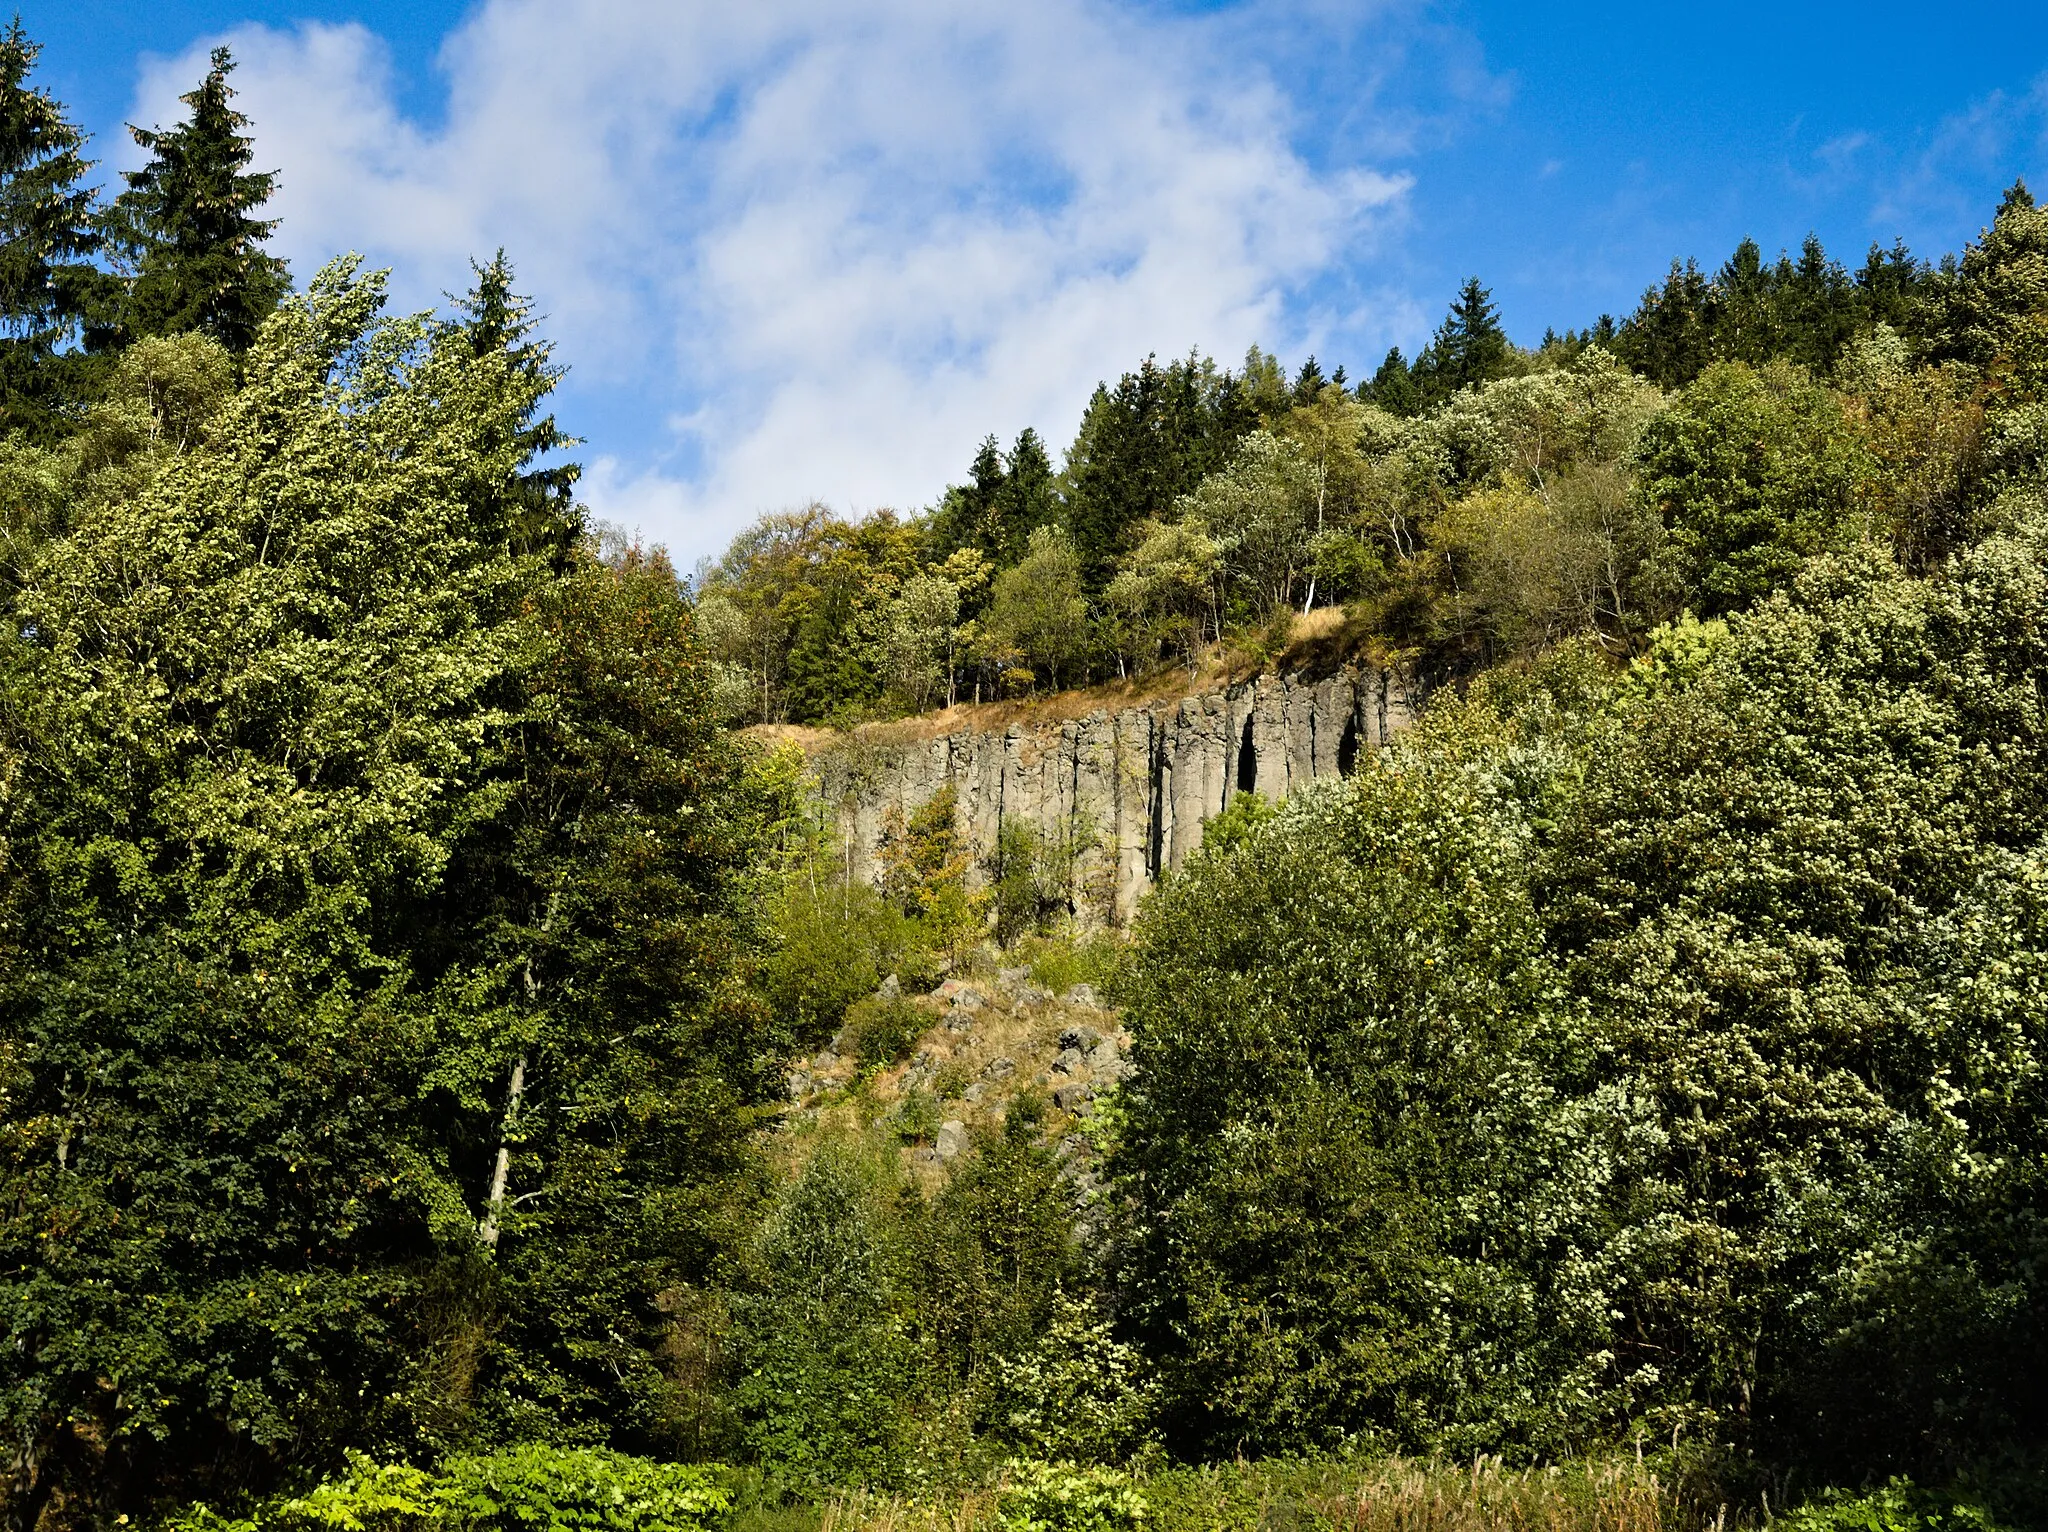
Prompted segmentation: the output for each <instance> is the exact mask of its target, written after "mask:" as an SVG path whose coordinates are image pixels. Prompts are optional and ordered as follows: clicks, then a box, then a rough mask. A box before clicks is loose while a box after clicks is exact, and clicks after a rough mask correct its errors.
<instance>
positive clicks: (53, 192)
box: [0, 16, 100, 436]
mask: <svg viewBox="0 0 2048 1532" xmlns="http://www.w3.org/2000/svg"><path fill="white" fill-rule="evenodd" d="M41 51H42V49H41V47H40V46H39V45H38V44H37V43H35V42H33V41H31V40H30V38H29V36H28V34H27V33H26V32H25V31H23V30H22V25H21V18H20V17H19V16H17V17H15V19H14V24H13V25H12V26H10V27H9V28H8V29H7V32H6V35H5V36H4V37H0V431H26V432H28V433H29V434H30V435H31V436H46V435H48V434H50V433H51V432H52V431H53V430H54V429H55V428H56V426H57V423H58V417H57V415H56V410H57V409H58V407H59V405H60V403H61V400H62V397H63V394H64V392H65V383H66V381H67V376H66V375H67V374H68V373H69V372H70V371H72V364H73V361H74V359H73V358H71V357H69V356H67V355H65V354H64V348H65V346H66V345H67V343H70V342H75V341H77V340H78V339H79V338H80V337H81V333H82V329H83V325H84V321H85V316H86V311H87V308H88V307H89V305H90V303H91V300H92V297H93V293H94V287H95V283H96V281H97V280H98V279H99V276H100V274H99V272H98V271H97V270H96V269H95V268H94V266H93V265H92V262H91V258H92V256H93V255H94V254H95V253H97V251H98V249H99V246H100V236H99V231H98V230H97V228H96V227H95V220H94V216H93V190H92V188H90V187H87V186H83V185H81V184H80V183H81V182H82V181H83V179H84V177H85V173H86V172H87V171H88V170H90V169H91V168H92V162H91V161H89V160H87V159H85V158H84V157H83V156H82V155H81V154H80V152H79V151H80V150H81V149H82V148H83V147H84V145H85V135H84V134H83V133H82V132H80V131H79V129H78V128H77V127H75V126H74V125H73V124H71V123H70V122H69V121H67V120H66V119H65V116H64V107H63V105H62V104H61V103H60V102H58V101H57V100H56V99H55V98H54V97H52V96H51V95H50V93H49V92H48V91H45V90H36V89H34V88H32V87H31V86H30V85H29V83H28V80H29V75H30V74H31V72H32V71H33V70H34V69H35V63H36V56H37V55H38V54H39V53H41Z"/></svg>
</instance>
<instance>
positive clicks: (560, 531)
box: [454, 248, 583, 560]
mask: <svg viewBox="0 0 2048 1532" xmlns="http://www.w3.org/2000/svg"><path fill="white" fill-rule="evenodd" d="M470 270H471V271H473V272H475V273H476V285H475V286H474V287H472V288H471V289H470V290H469V292H467V293H466V294H464V295H463V296H462V297H460V298H457V299H455V300H454V301H455V308H456V312H457V313H458V315H459V316H460V318H459V319H457V320H456V324H457V326H458V328H460V329H461V331H462V333H463V335H464V336H465V338H466V339H467V340H468V341H469V347H470V354H471V355H472V356H474V357H475V358H477V360H479V361H481V360H483V359H484V358H486V357H489V356H492V355H497V356H499V357H501V358H502V363H503V365H504V367H505V368H506V370H507V372H508V373H509V374H510V379H511V381H512V382H513V383H515V384H516V385H519V386H520V387H521V388H522V390H523V391H522V393H521V397H530V398H531V399H532V400H533V403H532V404H531V405H530V406H529V407H528V408H527V409H526V410H525V412H524V413H523V414H521V415H520V416H519V417H518V419H517V420H516V421H514V422H512V423H511V424H510V425H509V427H508V428H507V430H506V432H505V436H504V440H503V441H502V442H499V443H497V444H495V445H496V446H497V448H498V449H499V451H500V452H504V453H509V454H510V457H509V459H508V461H510V462H511V463H513V464H515V465H516V466H514V467H512V468H511V469H510V470H509V472H508V473H507V476H506V477H505V478H504V479H502V480H501V481H500V482H498V483H494V484H487V485H484V486H480V497H479V505H478V510H479V514H480V516H481V517H482V519H483V520H484V522H485V524H486V525H487V526H488V527H489V528H490V529H491V531H492V532H493V533H494V534H495V535H500V536H504V537H507V538H509V539H510V540H511V542H512V545H513V547H515V548H516V549H518V550H519V551H521V552H525V553H533V552H541V551H547V552H550V553H551V554H553V555H554V556H555V557H556V558H557V559H558V560H559V559H561V558H563V557H565V556H566V555H567V554H568V552H569V550H570V548H572V547H573V546H574V545H575V542H576V539H577V538H578V537H579V536H580V535H581V534H582V531H583V516H582V513H581V512H580V511H579V510H578V508H577V506H576V481H577V479H578V478H579V477H580V476H581V474H582V469H581V468H580V467H579V466H578V465H577V464H574V463H564V462H559V461H549V459H550V456H551V455H552V454H556V453H559V452H561V451H563V450H564V449H566V448H569V447H573V446H575V445H576V439H575V438H574V437H572V436H569V435H567V434H566V433H564V432H563V431H562V430H561V429H560V428H559V427H558V426H557V425H556V424H555V417H554V416H553V415H543V414H542V413H541V405H540V401H541V400H543V399H544V398H546V397H547V395H548V394H549V393H550V392H552V391H553V389H554V387H555V385H556V384H557V383H559V382H560V381H561V379H562V376H563V373H564V372H565V371H566V369H564V368H562V367H558V366H556V365H554V363H553V362H551V361H550V360H549V358H550V355H551V353H552V351H553V347H552V346H551V345H549V344H548V343H547V342H545V341H539V340H535V339H533V338H532V337H533V331H534V327H535V323H536V321H535V319H534V317H533V300H532V299H531V298H527V297H524V296H522V295H520V294H518V293H515V292H514V291H513V290H512V263H511V262H510V261H508V260H507V259H506V258H505V252H504V250H503V249H502V248H501V249H500V250H499V251H498V253H497V254H496V255H494V256H492V257H491V259H490V262H489V264H487V265H483V266H479V265H477V264H476V263H475V262H473V261H472V262H471V263H470Z"/></svg>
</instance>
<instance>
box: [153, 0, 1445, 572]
mask: <svg viewBox="0 0 2048 1532" xmlns="http://www.w3.org/2000/svg"><path fill="white" fill-rule="evenodd" d="M1227 19H1228V22H1229V25H1228V26H1225V25H1224V24H1222V23H1220V22H1216V21H1203V20H1199V19H1187V18H1172V17H1167V16H1163V15H1156V14H1144V13H1138V12H1133V11H1129V10H1116V9H1112V8H1110V7H1109V6H1108V5H1106V4H1103V3H1097V0H1041V3H1039V4H1036V5H1031V6H1017V5H1001V6H998V5H972V6H968V5H961V4H957V3H943V0H869V3H865V4H860V5H848V4H843V3H841V4H833V3H828V0H755V3H752V4H748V5H712V4H708V3H701V0H698V3H689V4H674V3H659V0H609V3H607V0H550V3H541V0H491V3H488V4H486V5H485V6H483V7H482V8H481V9H480V10H478V11H477V12H476V13H475V14H474V15H473V16H472V17H471V19H470V20H469V21H468V22H466V23H465V24H464V26H463V27H462V28H461V29H460V30H459V31H457V32H456V33H455V34H453V35H452V36H451V37H450V38H449V39H448V40H447V42H446V43H445V45H444V47H443V50H442V55H441V59H440V67H441V68H442V70H443V71H444V73H445V76H446V83H447V89H448V101H447V108H446V112H445V115H444V117H443V119H442V120H441V121H439V122H438V123H435V124H433V125H431V126H427V125H423V124H421V123H418V122H414V121H409V120H408V119H407V118H406V117H405V116H404V115H403V114H402V113H401V112H400V110H399V109H398V108H397V106H396V105H394V90H393V81H392V72H391V66H390V61H389V59H388V56H387V54H386V51H385V49H384V46H383V44H382V43H381V41H380V40H379V39H377V38H376V37H375V36H373V35H372V34H370V33H369V32H367V31H365V30H364V29H362V28H361V27H357V26H339V27H330V26H321V25H305V26H301V27H299V28H297V29H295V30H292V31H276V30H272V29H268V28H261V27H252V28H245V29H242V30H240V31H237V32H235V33H232V34H230V35H229V39H228V40H229V41H230V42H231V43H232V44H233V45H234V48H235V52H236V56H237V58H238V60H239V61H240V65H241V67H240V70H239V72H238V74H237V76H236V81H235V83H236V84H237V86H238V87H239V88H240V89H241V91H242V100H241V104H242V106H243V107H244V108H245V109H246V110H247V111H248V112H249V114H250V115H251V117H252V118H253V119H254V121H255V123H256V131H257V134H258V140H257V142H258V154H259V157H260V159H261V160H262V161H263V162H264V164H265V166H266V167H267V166H269V165H276V166H278V167H279V168H280V169H281V170H282V172H283V175H282V186H281V190H280V193H279V196H278V198H277V201H276V204H275V208H276V211H277V213H278V214H279V216H280V217H281V218H282V219H283V220H284V222H283V226H282V229H281V231H280V236H279V238H280V242H281V244H282V246H283V248H284V252H285V253H286V254H288V255H289V256H290V257H291V258H292V260H293V263H294V267H295V269H296V270H297V271H299V273H300V274H301V275H302V276H303V275H304V274H305V273H307V272H309V271H310V270H311V269H312V268H313V267H314V266H316V265H317V264H318V263H319V262H320V261H321V260H323V259H325V258H326V257H327V256H329V255H331V254H333V253H334V252H336V251H339V250H344V249H358V250H362V251H364V252H365V253H366V254H368V255H370V256H371V257H372V258H373V259H375V260H377V261H379V262H389V263H391V264H393V265H394V266H396V268H397V271H398V281H397V287H398V292H399V295H400V297H401V299H403V300H404V301H407V302H410V303H429V302H432V301H434V300H435V299H436V298H437V297H438V295H439V294H440V292H442V291H443V290H447V289H452V288H459V287H461V286H463V285H465V281H466V277H467V268H466V265H465V262H466V261H467V259H468V258H469V257H470V256H471V255H472V254H481V253H487V252H488V251H490V250H492V249H494V248H496V247H497V246H499V245H503V246H505V247H506V249H507V250H508V251H509V252H510V253H511V255H512V257H513V259H514V261H515V263H516V265H517V266H518V269H519V272H520V277H521V285H522V287H524V288H525V289H527V290H529V291H532V292H534V293H535V294H537V295H538V297H539V298H540V300H541V304H542V307H543V308H544V309H545V310H546V311H547V312H548V314H549V316H550V317H549V323H548V327H547V328H548V331H549V333H550V334H551V335H553V336H554V337H555V338H556V339H557V340H558V342H559V343H560V354H561V356H562V358H563V359H564V360H566V361H568V362H570V363H571V364H572V366H573V367H574V368H575V369H576V394H575V397H574V400H573V402H574V403H575V404H577V405H579V406H584V407H585V408H581V409H579V410H578V412H577V414H576V416H575V418H574V419H573V421H572V423H573V424H574V425H575V426H576V427H578V428H579V429H581V430H582V431H583V432H584V434H585V435H587V436H588V437H590V438H591V450H592V452H593V453H594V454H596V455H597V461H596V462H595V463H594V466H593V471H592V473H591V475H590V477H589V479H588V481H587V488H588V492H589V497H590V499H591V500H592V503H593V506H594V508H595V509H597V511H598V512H599V514H600V515H604V516H606V517H608V518H610V519H613V520H616V521H622V522H627V523H638V524H640V525H643V526H644V527H645V528H646V530H647V531H648V532H649V533H650V534H652V535H654V536H657V537H662V538H665V539H667V540H669V541H670V542H671V543H673V544H674V545H675V547H676V550H677V552H678V553H679V554H680V555H682V556H683V557H684V558H685V559H687V558H691V557H694V556H695V555H697V554H698V553H701V552H705V551H709V550H712V549H714V548H715V547H716V546H718V545H720V544H722V542H723V541H724V539H725V538H726V537H728V536H729V535H730V534H731V533H732V532H733V531H734V530H735V529H737V527H738V526H740V525H741V524H743V523H744V522H745V521H746V520H748V519H749V518H750V517H752V516H753V515H754V514H756V513H757V512H759V511H760V510H762V509H765V508H770V507H774V506H778V505H783V504H787V503H791V502H795V501H800V500H804V499H809V498H812V497H818V498H823V499H826V500H828V501H830V502H832V503H834V504H838V505H842V506H846V507H850V508H865V507H871V506H875V505H883V504H894V505H900V506H908V505H915V504H918V503H920V502H922V501H925V500H927V499H929V498H930V496H931V495H932V494H934V493H935V492H936V490H937V489H938V488H939V487H940V486H941V485H942V484H943V483H944V482H945V480H946V479H947V478H948V477H949V476H950V477H956V478H957V477H958V476H959V474H960V473H961V471H962V467H963V465H964V463H965V461H966V459H967V457H968V456H969V455H971V453H972V450H973V444H974V443H975V441H977V440H978V439H979V438H980V436H981V435H982V434H984V433H985V432H987V431H989V430H996V431H998V432H999V433H1002V434H1005V435H1008V434H1012V433H1014V432H1015V431H1017V430H1018V429H1020V428H1022V427H1023V426H1025V425H1037V426H1039V427H1040V428H1041V429H1042V430H1045V431H1046V432H1047V433H1048V434H1049V435H1052V436H1054V437H1056V438H1057V437H1060V436H1062V435H1063V434H1064V433H1065V432H1066V431H1067V430H1070V429H1071V427H1072V424H1073V421H1074V420H1075V419H1076V418H1077V416H1078V413H1079V410H1080V407H1081V405H1082V403H1083V402H1084V401H1085V398H1086V395H1087V393H1088V391H1089V389H1090V388H1092V386H1093V384H1094V381H1095V380H1096V379H1097V378H1098V377H1102V376H1105V375H1109V376H1113V375H1114V374H1115V373H1117V372H1118V371H1121V370H1122V369H1124V368H1125V367H1128V366H1129V365H1131V364H1132V363H1133V362H1134V361H1135V360H1136V359H1137V358H1138V357H1140V356H1143V355H1144V354H1145V353H1146V352H1148V351H1159V352H1162V353H1168V352H1174V351H1178V350H1179V349H1181V348H1183V347H1185V346H1186V345H1188V344H1189V343H1190V342H1199V343H1201V344H1203V345H1204V346H1206V347H1208V348H1210V349H1211V350H1213V351H1215V352H1216V353H1217V354H1219V355H1222V356H1226V357H1228V356H1233V355H1236V354H1239V353H1241V351H1242V349H1243V347H1244V346H1245V345H1247V344H1248V343H1250V342H1251V341H1253V340H1255V339H1256V340H1260V341H1263V342H1265V343H1268V344H1271V343H1273V342H1274V341H1275V340H1285V341H1298V342H1301V343H1304V344H1314V343H1315V342H1316V341H1317V340H1318V339H1319V337H1318V336H1317V335H1316V334H1315V333H1314V329H1315V322H1314V320H1313V318H1308V319H1295V320H1292V321H1291V320H1290V316H1294V315H1299V314H1302V313H1304V312H1308V313H1313V312H1314V310H1313V308H1312V306H1310V305H1306V304H1304V303H1302V302H1301V301H1299V300H1300V297H1301V294H1302V293H1303V292H1304V291H1305V290H1306V289H1308V288H1310V287H1312V286H1313V285H1314V284H1316V283H1317V282H1318V281H1319V280H1320V279H1322V278H1324V277H1326V276H1327V275H1328V274H1329V273H1330V272H1331V271H1332V270H1333V268H1335V267H1337V266H1338V265H1340V264H1341V263H1342V262H1343V261H1345V260H1347V259H1349V258H1351V257H1354V256H1355V255H1356V253H1357V250H1358V248H1359V246H1360V242H1361V241H1364V240H1366V239H1369V238H1370V237H1371V235H1372V233H1373V231H1374V229H1375V228H1376V227H1378V226H1379V223H1380V221H1381V220H1382V219H1383V217H1384V216H1385V215H1386V214H1387V213H1388V212H1389V211H1391V210H1392V209H1393V208H1394V207H1395V205H1396V204H1398V202H1399V200H1400V198H1401V196H1402V194H1403V192H1404V191H1405V182H1404V181H1403V180H1401V179H1400V178H1397V177H1392V176H1388V175H1383V174H1379V173H1376V172H1373V171H1371V170H1360V169H1335V170H1332V169H1327V168H1323V169H1318V168H1316V167H1314V166H1312V165H1311V164H1310V162H1309V161H1308V159H1307V158H1306V157H1305V156H1304V155H1303V154H1301V153H1300V152H1298V151H1297V150H1296V148H1294V147H1293V145H1292V144H1291V142H1290V130H1291V127H1292V124H1291V122H1290V115H1289V114H1290V110H1291V107H1290V103H1289V101H1288V100H1287V99H1286V97H1285V96H1284V95H1283V94H1282V93H1281V92H1279V91H1278V90H1277V89H1276V88H1275V86H1274V85H1273V83H1272V81H1271V80H1270V78H1269V77H1268V76H1267V75H1266V74H1265V73H1263V72H1262V71H1261V70H1260V69H1259V68H1258V67H1257V66H1256V64H1255V63H1254V62H1253V61H1251V60H1249V59H1248V58H1247V57H1246V56H1245V51H1244V49H1243V47H1242V41H1243V39H1244V38H1245V37H1246V36H1247V35H1249V29H1248V28H1247V26H1246V19H1247V18H1246V16H1245V15H1244V13H1239V14H1238V15H1236V16H1234V17H1230V18H1227ZM1276 24H1278V23H1277V20H1276ZM208 41H209V42H210V41H212V40H211V39H209V40H208ZM202 53H203V48H202V46H200V45H195V47H194V49H193V50H192V52H191V53H190V54H188V55H186V56H183V57H181V58H178V59H173V60H159V61H151V62H150V63H149V64H148V66H147V67H146V68H145V71H144V76H143V80H142V84H141V88H140V91H139V96H138V101H137V105H136V108H135V114H134V115H135V120H137V121H144V122H147V121H169V120H171V119H172V118H173V117H175V116H176V115H177V113H178V108H177V107H176V105H175V100H174V98H175V96H176V93H177V91H178V90H179V89H183V88H189V84H190V82H191V80H193V79H194V78H196V76H197V74H198V73H199V72H200V70H201V68H202V67H203V65H202V63H201V55H202ZM1358 318H1359V316H1358V315H1357V314H1356V312H1352V313H1350V314H1349V315H1347V323H1355V322H1356V321H1357V320H1358ZM1302 330H1305V331H1306V333H1290V331H1302ZM599 402H603V403H605V404H608V405H609V406H611V407H613V408H615V409H616V410H617V412H618V414H617V417H616V418H615V419H613V420H611V421H609V422H608V420H607V419H606V418H604V417H603V416H600V415H594V414H593V413H591V412H590V410H589V409H588V408H587V407H588V406H591V405H594V404H597V403H599Z"/></svg>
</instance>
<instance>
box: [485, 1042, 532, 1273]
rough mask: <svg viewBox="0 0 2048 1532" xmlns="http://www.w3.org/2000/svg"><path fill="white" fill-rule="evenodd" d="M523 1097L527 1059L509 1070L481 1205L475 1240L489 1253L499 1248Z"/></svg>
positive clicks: (523, 1056) (521, 1059) (522, 1059)
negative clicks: (500, 1123) (492, 1162)
mask: <svg viewBox="0 0 2048 1532" xmlns="http://www.w3.org/2000/svg"><path fill="white" fill-rule="evenodd" d="M525 1094H526V1055H525V1054H523V1053H522V1054H521V1055H520V1056H519V1062H518V1063H516V1064H514V1065H513V1066H512V1088H511V1090H509V1091H508V1092H506V1094H505V1120H504V1124H503V1126H502V1127H500V1128H499V1130H498V1163H497V1165H496V1166H495V1167H493V1169H492V1171H491V1195H490V1197H489V1199H488V1200H487V1201H486V1203H485V1205H484V1217H483V1222H482V1223H481V1224H479V1225H478V1226H477V1237H478V1238H479V1239H481V1240H482V1241H483V1242H484V1245H485V1246H486V1247H487V1248H489V1249H492V1250H495V1249H497V1248H498V1214H499V1212H500V1210H501V1209H503V1207H504V1205H505V1177H506V1176H507V1175H508V1174H509V1173H510V1171H511V1169H512V1134H513V1132H514V1131H515V1130H516V1129H517V1128H518V1125H519V1100H520V1098H521V1097H522V1096H524V1095H525Z"/></svg>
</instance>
